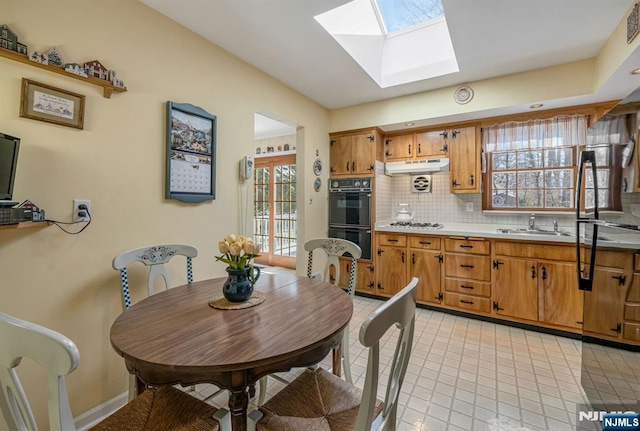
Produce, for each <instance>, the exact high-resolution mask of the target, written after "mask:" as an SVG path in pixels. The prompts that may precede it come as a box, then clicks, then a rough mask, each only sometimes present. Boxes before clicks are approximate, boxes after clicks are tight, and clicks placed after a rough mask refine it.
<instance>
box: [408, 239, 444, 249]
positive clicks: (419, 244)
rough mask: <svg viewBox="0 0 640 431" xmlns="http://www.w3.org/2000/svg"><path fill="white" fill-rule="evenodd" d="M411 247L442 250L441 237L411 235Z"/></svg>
mask: <svg viewBox="0 0 640 431" xmlns="http://www.w3.org/2000/svg"><path fill="white" fill-rule="evenodd" d="M409 243H410V245H411V248H421V249H424V250H440V238H433V237H430V236H410V237H409Z"/></svg>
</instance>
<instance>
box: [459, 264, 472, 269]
mask: <svg viewBox="0 0 640 431" xmlns="http://www.w3.org/2000/svg"><path fill="white" fill-rule="evenodd" d="M460 268H467V269H473V265H462V264H461V265H460Z"/></svg>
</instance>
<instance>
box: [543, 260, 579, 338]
mask: <svg viewBox="0 0 640 431" xmlns="http://www.w3.org/2000/svg"><path fill="white" fill-rule="evenodd" d="M575 265H576V264H575V263H574V262H571V263H569V262H566V263H565V262H550V261H543V262H539V263H538V274H539V277H540V313H539V319H540V321H541V322H544V323H550V324H552V325H558V326H566V327H569V328H576V329H580V328H582V314H583V308H584V306H583V298H584V294H583V293H582V291H581V290H579V289H578V288H577V286H578V276H577V273H576V266H575Z"/></svg>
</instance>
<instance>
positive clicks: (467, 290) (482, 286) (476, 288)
mask: <svg viewBox="0 0 640 431" xmlns="http://www.w3.org/2000/svg"><path fill="white" fill-rule="evenodd" d="M444 289H445V290H446V291H447V292H457V293H464V294H468V295H480V296H491V283H481V282H479V281H469V280H458V279H454V278H447V279H445V281H444Z"/></svg>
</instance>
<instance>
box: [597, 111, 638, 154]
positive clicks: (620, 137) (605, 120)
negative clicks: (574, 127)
mask: <svg viewBox="0 0 640 431" xmlns="http://www.w3.org/2000/svg"><path fill="white" fill-rule="evenodd" d="M628 141H629V129H628V127H627V114H620V115H605V116H604V117H602V118H600V119H599V120H598V121H597V122H596V123H595V124H593V125H592V126H591V127H590V128H589V133H588V135H587V146H588V147H592V146H596V145H612V144H613V145H616V144H626V143H627V142H628Z"/></svg>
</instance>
